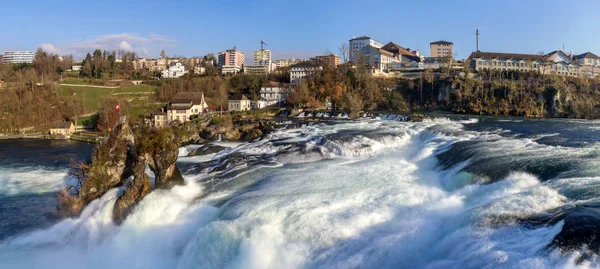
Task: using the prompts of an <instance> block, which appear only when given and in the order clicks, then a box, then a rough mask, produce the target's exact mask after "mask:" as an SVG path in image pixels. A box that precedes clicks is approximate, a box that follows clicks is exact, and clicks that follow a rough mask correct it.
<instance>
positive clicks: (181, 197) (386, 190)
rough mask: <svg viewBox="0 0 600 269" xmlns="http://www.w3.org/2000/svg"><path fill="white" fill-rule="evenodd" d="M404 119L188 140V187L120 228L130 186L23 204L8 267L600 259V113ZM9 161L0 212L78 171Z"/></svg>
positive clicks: (517, 263)
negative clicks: (72, 210)
mask: <svg viewBox="0 0 600 269" xmlns="http://www.w3.org/2000/svg"><path fill="white" fill-rule="evenodd" d="M398 119H399V118H398V117H393V116H385V117H380V118H376V119H362V120H347V119H337V118H336V119H331V120H330V121H328V122H325V123H318V124H312V125H307V126H304V127H302V128H295V129H282V130H279V131H276V132H275V133H272V134H270V135H268V136H267V137H265V138H263V139H260V140H257V141H253V142H251V143H232V142H222V141H216V142H211V143H209V144H206V145H190V146H186V147H183V148H181V149H180V157H179V160H178V163H177V165H178V166H179V167H180V170H181V171H182V173H183V176H184V178H185V181H186V185H184V186H177V187H175V188H173V189H171V190H156V191H153V192H152V193H151V194H149V195H148V196H146V197H145V198H144V199H143V200H142V202H141V203H140V204H139V205H137V207H136V208H135V210H134V212H133V213H132V214H131V215H130V216H129V218H128V219H127V220H126V221H125V222H124V223H123V224H122V225H121V226H116V225H115V224H114V223H113V222H112V219H111V216H112V205H113V204H114V202H115V199H116V197H118V195H119V194H120V192H121V190H120V189H113V190H111V191H109V192H108V193H107V194H105V195H104V196H103V197H102V198H101V199H98V200H96V201H94V202H92V203H91V204H90V205H89V206H88V207H87V208H86V209H85V210H84V212H83V213H82V214H81V216H80V217H79V218H76V219H64V220H60V221H53V222H52V223H50V224H44V225H42V224H39V223H37V222H36V218H40V215H43V214H41V213H39V212H38V213H37V214H29V215H26V214H25V213H24V211H26V210H21V211H23V212H17V213H16V214H25V217H24V218H29V219H31V221H30V222H31V224H30V227H29V226H28V228H27V229H25V228H24V229H22V230H19V232H17V233H14V232H13V233H8V234H7V232H6V230H2V229H0V268H128V269H129V268H565V267H583V268H588V267H599V266H600V261H598V259H597V254H596V253H598V252H599V251H600V232H597V231H598V230H600V203H599V202H600V201H598V199H599V197H600V188H599V187H598V186H600V143H599V142H600V123H598V122H585V121H567V120H523V119H512V118H507V119H501V118H485V117H481V118H477V119H457V118H453V117H451V116H445V117H443V118H439V119H434V120H429V121H426V122H422V123H408V122H398V121H396V120H398ZM47 158H51V157H47ZM0 165H3V164H2V163H0ZM0 173H2V174H0V202H1V203H2V204H4V205H2V206H0V208H4V207H9V206H10V207H17V206H22V207H27V206H30V205H28V204H27V203H26V201H27V199H25V200H23V199H21V200H19V203H15V202H14V201H12V200H10V199H12V198H14V197H27V195H31V194H32V193H40V192H41V193H50V194H51V195H54V193H55V192H56V190H57V189H58V188H59V187H60V185H61V184H62V183H63V182H64V181H65V180H67V179H66V178H65V176H66V168H64V167H63V168H56V167H54V168H52V169H50V168H47V167H44V166H41V167H40V166H38V167H33V166H25V167H17V168H15V167H8V168H7V167H4V166H0ZM44 208H45V210H51V209H48V208H47V206H46V207H44ZM38 211H39V210H38ZM35 212H37V211H35ZM20 221H24V220H23V218H20ZM7 222H8V223H7ZM0 225H8V226H7V227H11V226H10V225H11V220H8V221H3V223H1V224H0ZM0 227H2V226H0ZM2 232H5V234H2ZM596 236H598V237H596Z"/></svg>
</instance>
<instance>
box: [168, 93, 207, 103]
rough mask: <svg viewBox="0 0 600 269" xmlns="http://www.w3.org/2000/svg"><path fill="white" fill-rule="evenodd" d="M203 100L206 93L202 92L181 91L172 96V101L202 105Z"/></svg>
mask: <svg viewBox="0 0 600 269" xmlns="http://www.w3.org/2000/svg"><path fill="white" fill-rule="evenodd" d="M203 100H204V94H203V93H202V92H179V93H177V94H175V96H173V98H171V102H170V103H193V104H195V105H200V104H202V101H203Z"/></svg>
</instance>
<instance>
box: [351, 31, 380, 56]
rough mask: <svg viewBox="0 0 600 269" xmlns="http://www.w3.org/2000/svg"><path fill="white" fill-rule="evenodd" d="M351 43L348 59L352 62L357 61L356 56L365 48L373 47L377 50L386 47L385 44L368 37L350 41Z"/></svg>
mask: <svg viewBox="0 0 600 269" xmlns="http://www.w3.org/2000/svg"><path fill="white" fill-rule="evenodd" d="M349 42H350V43H349V45H350V46H349V48H348V59H349V61H350V62H354V61H355V60H356V54H357V53H358V52H359V51H360V50H361V49H363V48H364V47H366V46H369V45H371V46H372V47H375V48H381V47H383V45H384V44H383V43H381V42H379V41H377V40H375V39H372V38H370V37H368V36H361V37H356V38H352V39H350V40H349Z"/></svg>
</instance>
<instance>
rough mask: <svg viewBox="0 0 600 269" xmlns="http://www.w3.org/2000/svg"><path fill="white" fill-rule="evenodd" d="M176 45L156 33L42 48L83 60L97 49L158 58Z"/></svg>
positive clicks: (101, 37)
mask: <svg viewBox="0 0 600 269" xmlns="http://www.w3.org/2000/svg"><path fill="white" fill-rule="evenodd" d="M176 44H177V40H175V39H172V38H168V37H165V36H162V35H159V34H156V33H148V34H146V35H140V34H132V33H120V34H108V35H100V36H96V37H93V38H90V39H86V40H82V41H71V42H64V44H61V45H52V44H43V45H42V46H44V45H50V46H51V47H52V48H54V49H56V50H57V51H59V52H61V53H63V54H73V56H75V58H76V59H81V58H83V57H85V55H86V54H87V53H93V52H94V50H96V49H100V50H108V51H111V50H125V51H133V52H136V53H138V54H139V55H144V56H153V55H154V56H156V57H158V56H159V53H160V51H161V50H162V49H165V48H169V47H173V46H175V45H176ZM50 46H48V47H50ZM134 48H135V49H134ZM44 50H45V49H44Z"/></svg>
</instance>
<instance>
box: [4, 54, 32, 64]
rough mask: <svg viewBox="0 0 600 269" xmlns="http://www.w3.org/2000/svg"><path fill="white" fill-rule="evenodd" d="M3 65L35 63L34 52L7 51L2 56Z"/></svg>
mask: <svg viewBox="0 0 600 269" xmlns="http://www.w3.org/2000/svg"><path fill="white" fill-rule="evenodd" d="M2 63H5V64H18V63H33V51H5V52H4V55H2Z"/></svg>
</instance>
